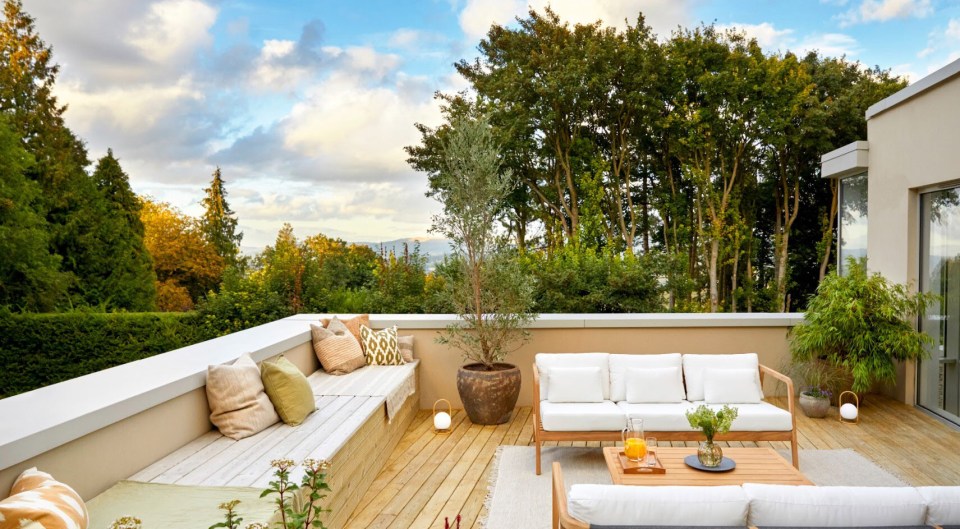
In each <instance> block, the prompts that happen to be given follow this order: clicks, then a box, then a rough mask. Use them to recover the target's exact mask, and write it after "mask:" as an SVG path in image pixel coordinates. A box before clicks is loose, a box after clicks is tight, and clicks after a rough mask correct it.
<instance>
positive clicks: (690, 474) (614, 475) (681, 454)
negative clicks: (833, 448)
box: [603, 446, 813, 486]
mask: <svg viewBox="0 0 960 529" xmlns="http://www.w3.org/2000/svg"><path fill="white" fill-rule="evenodd" d="M620 452H621V448H620V447H618V446H608V447H605V448H604V449H603V458H604V460H605V461H606V462H607V470H609V471H610V478H611V480H612V481H613V483H614V484H615V485H647V486H651V485H743V484H744V483H770V484H779V485H813V483H812V482H811V481H810V480H809V479H807V477H806V476H804V475H803V474H801V473H800V471H799V470H797V469H795V468H793V465H791V464H790V463H789V462H787V460H785V459H783V458H782V457H780V454H778V453H777V452H775V451H774V450H773V449H772V448H724V449H723V455H725V456H727V457H729V458H730V459H733V460H734V461H736V462H737V468H735V469H733V470H731V471H730V472H702V471H699V470H695V469H693V468H690V467H688V466H687V465H686V463H684V462H683V459H684V458H685V457H687V456H689V455H696V453H697V449H696V448H695V447H666V446H660V447H657V459H658V460H659V461H660V463H661V464H662V465H663V467H664V469H665V472H664V473H663V474H652V473H649V474H630V473H626V472H624V469H623V465H622V464H621V463H620V457H619V454H620Z"/></svg>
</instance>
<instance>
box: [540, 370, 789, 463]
mask: <svg viewBox="0 0 960 529" xmlns="http://www.w3.org/2000/svg"><path fill="white" fill-rule="evenodd" d="M572 354H576V353H572ZM766 375H769V376H770V377H772V378H775V379H777V380H779V381H781V382H783V383H785V384H786V385H787V395H788V398H787V411H789V412H790V430H789V431H782V432H774V431H758V432H728V433H725V434H723V435H717V436H715V437H714V439H715V440H717V441H789V442H790V453H791V456H792V458H793V466H794V467H796V468H800V460H799V457H798V454H797V416H796V411H795V410H794V403H793V380H791V379H790V377H788V376H787V375H784V374H783V373H779V372H777V371H775V370H773V369H770V368H769V367H767V366H765V365H762V364H761V365H760V384H761V386H762V385H763V379H764V376H766ZM533 421H534V427H533V442H534V446H535V447H536V454H537V455H536V459H537V475H538V476H539V475H540V451H541V448H542V447H543V443H544V442H545V441H620V438H621V432H620V430H617V431H615V432H602V431H586V432H551V431H547V430H544V429H543V421H542V418H541V416H540V372H539V370H538V369H537V364H536V362H534V364H533ZM646 433H648V434H650V436H651V437H656V438H657V439H658V440H660V441H702V440H703V434H702V433H700V432H696V431H684V432H658V431H649V432H646Z"/></svg>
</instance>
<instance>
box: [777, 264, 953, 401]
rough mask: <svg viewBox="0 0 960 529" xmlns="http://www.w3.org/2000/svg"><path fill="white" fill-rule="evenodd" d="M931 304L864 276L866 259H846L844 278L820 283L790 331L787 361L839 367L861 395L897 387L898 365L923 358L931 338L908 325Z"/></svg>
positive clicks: (872, 276) (898, 287) (918, 295)
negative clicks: (877, 387) (879, 387)
mask: <svg viewBox="0 0 960 529" xmlns="http://www.w3.org/2000/svg"><path fill="white" fill-rule="evenodd" d="M933 299H935V296H933V295H930V294H922V293H911V291H910V289H909V287H908V286H907V285H902V284H896V283H892V282H891V281H889V280H887V279H886V278H885V277H883V276H882V275H880V274H876V273H875V274H869V273H868V272H867V267H866V261H865V260H856V259H853V258H850V259H849V260H848V261H847V266H846V267H845V273H844V274H843V275H840V274H838V273H837V272H836V271H834V272H832V273H831V274H829V275H828V276H827V277H825V278H824V279H823V281H821V282H820V286H818V287H817V293H816V294H815V295H814V296H813V297H812V298H811V299H810V302H809V304H808V305H807V310H806V312H805V314H804V318H803V322H802V323H801V324H800V325H797V326H796V327H794V328H793V329H792V330H791V336H790V352H791V357H792V359H793V361H794V363H801V362H817V361H825V362H827V363H828V364H830V365H833V366H836V367H839V368H841V369H842V370H843V371H844V372H845V373H846V374H847V375H848V376H849V377H850V378H851V379H852V389H853V391H854V392H857V393H860V394H863V393H866V392H867V391H869V390H870V389H871V388H872V387H873V386H874V384H877V383H891V382H896V377H897V368H896V364H897V362H905V361H913V360H917V359H921V358H924V357H926V356H927V355H928V352H927V346H928V345H929V344H930V343H931V340H930V337H929V336H927V335H926V334H924V333H922V332H920V331H918V330H917V329H916V328H915V327H914V324H913V322H915V321H916V319H917V317H918V316H921V315H922V314H923V313H924V311H925V310H926V308H927V305H929V304H930V302H931V301H932V300H933Z"/></svg>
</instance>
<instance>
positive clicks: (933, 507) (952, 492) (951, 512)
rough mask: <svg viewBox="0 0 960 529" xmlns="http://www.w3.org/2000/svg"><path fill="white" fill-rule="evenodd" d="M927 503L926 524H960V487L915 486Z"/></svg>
mask: <svg viewBox="0 0 960 529" xmlns="http://www.w3.org/2000/svg"><path fill="white" fill-rule="evenodd" d="M917 492H918V493H919V494H920V496H921V497H922V498H923V501H925V502H926V503H927V521H926V524H927V525H960V487H917Z"/></svg>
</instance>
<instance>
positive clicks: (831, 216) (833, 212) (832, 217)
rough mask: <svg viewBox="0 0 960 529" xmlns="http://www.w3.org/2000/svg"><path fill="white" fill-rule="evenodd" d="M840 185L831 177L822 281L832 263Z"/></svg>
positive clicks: (823, 241) (821, 273) (821, 270)
mask: <svg viewBox="0 0 960 529" xmlns="http://www.w3.org/2000/svg"><path fill="white" fill-rule="evenodd" d="M838 186H839V180H838V179H836V178H831V179H830V212H829V213H828V214H827V218H826V219H825V222H824V223H823V228H822V232H823V237H822V238H821V245H822V246H823V256H822V257H821V258H820V281H823V278H824V276H826V275H827V267H828V266H829V265H830V253H831V250H832V248H833V230H834V223H835V222H836V221H837V210H838V204H837V191H838Z"/></svg>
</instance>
